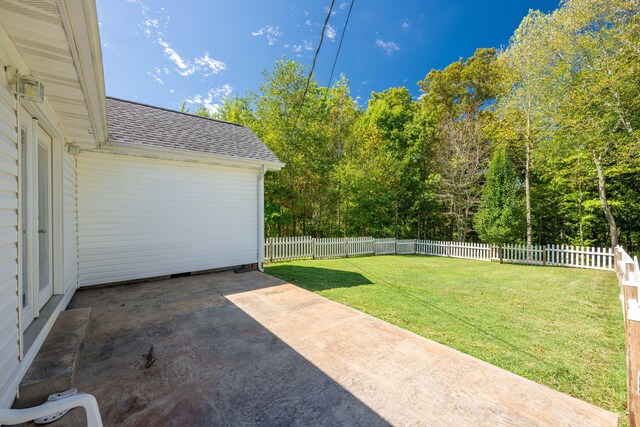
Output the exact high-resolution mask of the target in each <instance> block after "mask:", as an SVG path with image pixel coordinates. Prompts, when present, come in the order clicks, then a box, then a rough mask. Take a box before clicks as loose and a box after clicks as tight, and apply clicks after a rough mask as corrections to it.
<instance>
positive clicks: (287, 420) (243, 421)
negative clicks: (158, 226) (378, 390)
mask: <svg viewBox="0 0 640 427" xmlns="http://www.w3.org/2000/svg"><path fill="white" fill-rule="evenodd" d="M282 283H283V282H281V281H280V280H278V279H275V278H273V277H270V276H267V275H265V274H259V273H245V274H234V273H231V272H229V273H219V274H212V275H203V276H192V277H184V278H179V279H171V280H164V281H158V282H150V283H144V284H134V285H124V286H118V287H113V288H102V289H92V290H83V291H79V292H78V293H77V294H76V296H75V297H74V299H73V301H72V303H71V305H70V307H69V308H82V307H90V308H91V309H92V314H91V317H92V320H91V322H92V326H91V332H90V334H89V337H88V340H87V343H86V349H85V354H84V362H83V367H82V369H81V371H80V374H79V377H78V389H79V390H81V391H84V392H88V393H91V394H93V395H94V396H95V397H96V398H97V400H98V403H99V405H100V410H101V415H102V417H103V420H104V423H105V425H136V426H138V425H154V426H160V425H233V426H236V425H290V424H292V423H294V424H299V425H338V424H343V425H345V424H347V425H385V424H387V423H386V422H385V421H384V420H383V419H382V418H380V417H379V416H378V415H377V414H376V413H375V412H374V411H372V410H371V409H370V408H368V407H367V406H365V405H364V404H363V403H362V402H360V401H359V400H358V399H357V398H356V397H354V396H353V395H352V394H351V393H349V392H348V391H346V390H345V389H344V388H343V387H341V386H340V385H339V384H337V383H336V382H335V381H333V380H332V379H331V378H330V377H328V376H327V375H325V374H324V373H323V372H322V371H321V370H320V369H318V368H317V367H315V366H314V365H313V364H312V363H310V362H309V361H307V360H306V359H305V358H304V357H302V356H300V355H299V354H298V353H297V352H296V351H294V350H293V349H291V348H290V347H289V346H288V345H287V344H285V343H284V342H283V341H281V340H280V339H278V337H276V336H275V335H274V334H272V333H271V332H269V331H268V330H267V329H265V328H264V327H263V326H262V325H260V323H258V322H256V321H255V320H254V319H252V318H251V317H249V316H248V315H247V314H246V313H244V312H243V311H242V310H241V309H239V308H238V307H237V306H236V305H234V304H233V303H231V302H230V301H229V300H228V299H227V298H225V295H227V294H233V293H238V292H248V291H253V290H256V289H259V288H261V287H268V286H274V285H280V284H282ZM291 328H296V325H295V324H292V325H291ZM151 344H153V346H154V350H155V355H156V358H157V360H156V362H155V363H154V364H153V365H152V366H151V367H150V368H149V369H145V368H144V365H145V361H146V359H145V358H144V357H143V355H144V354H145V353H146V352H147V350H148V348H149V346H150V345H151ZM70 415H71V414H70ZM83 421H84V414H83V413H82V411H78V410H76V413H75V414H73V416H71V417H70V416H67V417H66V420H65V419H63V420H62V421H61V422H60V423H61V424H62V423H68V424H74V423H75V422H78V424H82V422H83Z"/></svg>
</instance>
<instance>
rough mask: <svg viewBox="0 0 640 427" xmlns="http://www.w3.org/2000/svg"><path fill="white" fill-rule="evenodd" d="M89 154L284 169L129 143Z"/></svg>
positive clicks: (111, 143)
mask: <svg viewBox="0 0 640 427" xmlns="http://www.w3.org/2000/svg"><path fill="white" fill-rule="evenodd" d="M82 151H89V152H98V153H108V154H123V155H128V156H138V157H148V158H152V159H162V160H176V161H181V162H193V163H204V164H211V165H218V166H228V167H239V168H249V169H261V168H262V166H265V167H266V169H267V170H268V171H274V172H275V171H279V170H280V169H282V168H283V167H284V163H281V162H268V161H264V160H257V159H247V158H240V157H232V156H222V155H219V154H209V153H197V152H194V151H187V150H177V149H171V148H162V147H151V146H148V145H139V144H131V143H128V142H117V141H111V140H110V141H109V143H108V144H106V145H103V146H101V147H100V148H99V149H94V150H84V149H83V150H82Z"/></svg>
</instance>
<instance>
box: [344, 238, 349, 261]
mask: <svg viewBox="0 0 640 427" xmlns="http://www.w3.org/2000/svg"><path fill="white" fill-rule="evenodd" d="M344 253H345V256H346V257H347V258H349V238H348V237H345V238H344Z"/></svg>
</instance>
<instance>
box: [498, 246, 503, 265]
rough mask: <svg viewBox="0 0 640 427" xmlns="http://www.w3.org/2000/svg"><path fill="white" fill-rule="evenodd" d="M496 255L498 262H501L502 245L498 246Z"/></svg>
mask: <svg viewBox="0 0 640 427" xmlns="http://www.w3.org/2000/svg"><path fill="white" fill-rule="evenodd" d="M498 257H499V258H500V264H502V245H500V246H499V247H498Z"/></svg>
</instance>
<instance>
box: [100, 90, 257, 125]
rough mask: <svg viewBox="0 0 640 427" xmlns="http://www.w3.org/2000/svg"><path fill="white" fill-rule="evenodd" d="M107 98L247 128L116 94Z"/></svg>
mask: <svg viewBox="0 0 640 427" xmlns="http://www.w3.org/2000/svg"><path fill="white" fill-rule="evenodd" d="M106 98H107V99H112V100H114V101H120V102H126V103H129V104H135V105H140V106H143V107H149V108H155V109H156V110H163V111H168V112H169V113H177V114H184V115H185V116H189V117H195V118H197V119H203V120H211V121H214V122H218V123H223V124H226V125H233V126H239V127H243V128H246V126H245V125H241V124H240V123H234V122H228V121H225V120H219V119H214V118H212V117H203V116H198V115H197V114H191V113H187V112H185V111H177V110H171V109H169V108H165V107H158V106H156V105H151V104H145V103H143V102H137V101H131V100H129V99H122V98H117V97H115V96H107V97H106Z"/></svg>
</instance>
